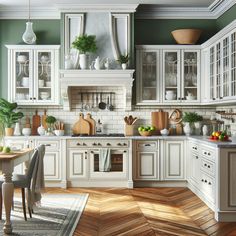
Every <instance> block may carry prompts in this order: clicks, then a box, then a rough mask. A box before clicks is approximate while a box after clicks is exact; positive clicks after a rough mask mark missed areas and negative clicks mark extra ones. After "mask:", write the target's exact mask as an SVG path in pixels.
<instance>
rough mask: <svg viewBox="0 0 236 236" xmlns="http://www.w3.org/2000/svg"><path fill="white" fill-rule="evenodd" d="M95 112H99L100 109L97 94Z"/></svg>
mask: <svg viewBox="0 0 236 236" xmlns="http://www.w3.org/2000/svg"><path fill="white" fill-rule="evenodd" d="M93 110H94V111H95V112H96V111H99V107H98V93H96V103H95V107H94V109H93Z"/></svg>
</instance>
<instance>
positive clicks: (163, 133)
mask: <svg viewBox="0 0 236 236" xmlns="http://www.w3.org/2000/svg"><path fill="white" fill-rule="evenodd" d="M160 133H161V135H162V136H167V135H168V134H169V130H168V129H162V130H160Z"/></svg>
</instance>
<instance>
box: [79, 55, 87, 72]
mask: <svg viewBox="0 0 236 236" xmlns="http://www.w3.org/2000/svg"><path fill="white" fill-rule="evenodd" d="M79 65H80V69H82V70H85V69H87V55H86V54H79Z"/></svg>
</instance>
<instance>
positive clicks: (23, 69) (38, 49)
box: [6, 45, 60, 105]
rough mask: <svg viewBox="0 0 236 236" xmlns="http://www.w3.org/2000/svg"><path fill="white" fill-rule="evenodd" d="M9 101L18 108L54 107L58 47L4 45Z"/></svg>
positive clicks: (55, 101)
mask: <svg viewBox="0 0 236 236" xmlns="http://www.w3.org/2000/svg"><path fill="white" fill-rule="evenodd" d="M6 47H7V48H8V88H9V91H8V100H9V101H12V102H17V103H18V104H19V105H29V104H31V105H56V104H58V103H59V96H58V91H59V89H58V85H59V83H58V80H59V78H58V77H59V74H58V68H59V62H58V59H59V48H60V46H58V45H7V46H6Z"/></svg>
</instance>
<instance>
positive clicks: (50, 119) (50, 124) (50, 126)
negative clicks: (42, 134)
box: [45, 116, 57, 135]
mask: <svg viewBox="0 0 236 236" xmlns="http://www.w3.org/2000/svg"><path fill="white" fill-rule="evenodd" d="M45 121H46V123H47V126H48V129H47V135H53V125H54V123H55V122H56V121H57V119H56V118H55V117H54V116H47V118H46V120H45Z"/></svg>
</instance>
